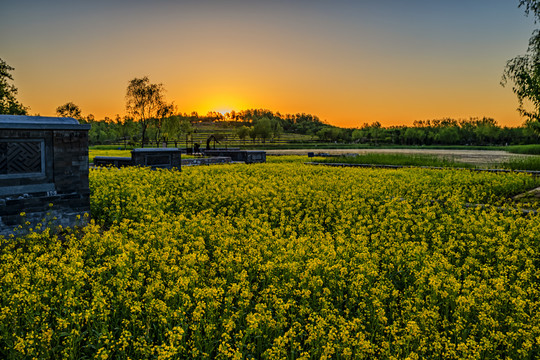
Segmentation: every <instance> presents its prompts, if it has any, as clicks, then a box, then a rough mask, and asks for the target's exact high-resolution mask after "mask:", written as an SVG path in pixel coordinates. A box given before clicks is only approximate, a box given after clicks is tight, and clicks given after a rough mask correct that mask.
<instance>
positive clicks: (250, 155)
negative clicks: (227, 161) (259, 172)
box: [203, 149, 266, 164]
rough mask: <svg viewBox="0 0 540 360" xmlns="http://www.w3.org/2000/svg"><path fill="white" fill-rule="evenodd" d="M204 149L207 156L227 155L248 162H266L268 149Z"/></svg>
mask: <svg viewBox="0 0 540 360" xmlns="http://www.w3.org/2000/svg"><path fill="white" fill-rule="evenodd" d="M203 151H204V155H205V156H227V157H230V158H231V159H232V161H241V162H245V163H246V164H253V163H265V162H266V151H262V150H239V149H207V150H203Z"/></svg>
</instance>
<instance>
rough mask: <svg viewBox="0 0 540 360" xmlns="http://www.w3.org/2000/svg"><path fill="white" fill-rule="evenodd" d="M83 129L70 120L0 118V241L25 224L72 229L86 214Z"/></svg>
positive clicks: (85, 134)
mask: <svg viewBox="0 0 540 360" xmlns="http://www.w3.org/2000/svg"><path fill="white" fill-rule="evenodd" d="M89 129H90V125H86V124H83V125H81V124H79V122H78V121H77V120H75V119H73V118H55V117H42V116H16V115H0V235H7V234H9V233H12V231H13V229H14V228H15V227H17V226H18V225H19V224H21V223H25V222H26V221H29V222H30V224H31V225H30V226H34V225H35V224H37V223H39V222H42V221H44V219H45V220H47V219H49V220H50V219H52V218H56V220H55V221H54V224H55V225H63V226H73V225H76V224H80V220H79V219H78V218H82V219H84V216H83V215H84V214H85V213H88V214H89V213H90V190H89V184H88V130H89ZM51 204H52V205H51ZM21 213H25V216H24V217H21V215H20V214H21Z"/></svg>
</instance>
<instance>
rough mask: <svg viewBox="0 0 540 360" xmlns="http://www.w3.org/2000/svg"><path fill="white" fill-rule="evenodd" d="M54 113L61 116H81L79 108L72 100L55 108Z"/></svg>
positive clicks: (76, 117) (78, 117) (77, 117)
mask: <svg viewBox="0 0 540 360" xmlns="http://www.w3.org/2000/svg"><path fill="white" fill-rule="evenodd" d="M56 115H58V116H63V117H72V118H75V119H81V118H82V112H81V108H80V107H79V106H77V105H75V104H74V103H72V102H68V103H65V104H64V105H61V106H59V107H57V108H56Z"/></svg>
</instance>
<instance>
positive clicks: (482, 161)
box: [266, 149, 533, 165]
mask: <svg viewBox="0 0 540 360" xmlns="http://www.w3.org/2000/svg"><path fill="white" fill-rule="evenodd" d="M308 152H313V153H315V154H319V153H324V154H330V155H342V154H366V153H381V154H407V155H419V154H423V155H435V156H440V157H445V158H450V159H453V160H455V161H459V162H464V163H469V164H475V165H490V164H498V163H501V162H505V161H507V160H509V159H512V158H517V157H526V156H533V155H522V154H512V153H509V152H506V151H500V150H440V149H324V150H321V149H310V150H308V149H303V150H266V153H267V154H268V155H306V156H307V154H308Z"/></svg>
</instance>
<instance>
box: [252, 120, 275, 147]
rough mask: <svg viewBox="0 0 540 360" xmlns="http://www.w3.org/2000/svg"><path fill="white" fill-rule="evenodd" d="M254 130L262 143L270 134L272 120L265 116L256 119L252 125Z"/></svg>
mask: <svg viewBox="0 0 540 360" xmlns="http://www.w3.org/2000/svg"><path fill="white" fill-rule="evenodd" d="M254 131H255V133H256V134H257V136H258V137H259V138H261V139H262V141H263V143H265V142H266V139H269V138H270V135H272V121H271V120H270V119H269V118H267V117H266V116H265V117H263V118H262V119H260V120H258V121H257V122H256V123H255V125H254Z"/></svg>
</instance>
